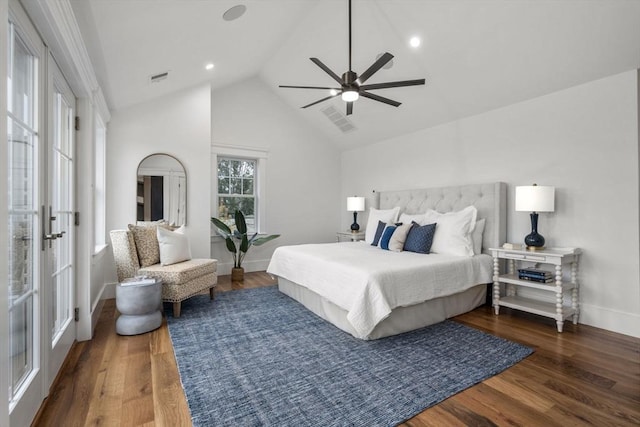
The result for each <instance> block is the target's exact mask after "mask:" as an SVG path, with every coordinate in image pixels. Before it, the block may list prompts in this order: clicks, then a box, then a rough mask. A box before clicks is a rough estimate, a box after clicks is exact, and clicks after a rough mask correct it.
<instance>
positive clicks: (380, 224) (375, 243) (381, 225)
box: [371, 221, 387, 246]
mask: <svg viewBox="0 0 640 427" xmlns="http://www.w3.org/2000/svg"><path fill="white" fill-rule="evenodd" d="M386 225H387V224H385V223H384V222H382V221H378V228H376V234H375V236H374V237H373V242H372V243H371V246H378V242H379V241H380V237H382V232H383V231H384V227H386Z"/></svg>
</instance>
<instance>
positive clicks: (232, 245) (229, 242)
mask: <svg viewBox="0 0 640 427" xmlns="http://www.w3.org/2000/svg"><path fill="white" fill-rule="evenodd" d="M224 241H225V242H226V244H227V250H228V251H229V252H232V253H233V254H234V255H235V253H236V252H237V249H236V244H235V243H233V240H232V239H231V237H227V238H226V239H224Z"/></svg>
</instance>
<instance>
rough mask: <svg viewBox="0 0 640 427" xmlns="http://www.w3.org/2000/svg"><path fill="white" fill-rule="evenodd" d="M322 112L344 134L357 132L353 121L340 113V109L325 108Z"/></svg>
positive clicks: (331, 106)
mask: <svg viewBox="0 0 640 427" xmlns="http://www.w3.org/2000/svg"><path fill="white" fill-rule="evenodd" d="M320 111H322V113H323V114H324V115H325V116H327V117H328V118H329V120H331V123H333V124H334V125H336V126H337V127H338V129H340V130H341V131H342V132H344V133H347V132H353V131H354V130H356V127H355V126H354V125H353V123H351V120H349V119H348V118H347V116H345V115H344V114H342V113H341V112H340V111H338V109H337V108H336V107H334V106H333V105H330V106H328V107H326V108H323V109H322V110H320Z"/></svg>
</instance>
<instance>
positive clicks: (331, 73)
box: [309, 58, 342, 85]
mask: <svg viewBox="0 0 640 427" xmlns="http://www.w3.org/2000/svg"><path fill="white" fill-rule="evenodd" d="M309 59H310V60H311V61H312V62H313V63H314V64H316V65H317V66H318V67H320V68H322V69H323V70H324V72H325V73H327V74H329V75H330V76H331V78H332V79H333V80H335V81H337V82H338V83H340V85H342V80H341V79H340V77H338V75H337V74H336V73H334V72H333V71H331V70H330V69H329V67H327V66H326V65H324V64H323V63H322V61H320V60H319V59H318V58H309Z"/></svg>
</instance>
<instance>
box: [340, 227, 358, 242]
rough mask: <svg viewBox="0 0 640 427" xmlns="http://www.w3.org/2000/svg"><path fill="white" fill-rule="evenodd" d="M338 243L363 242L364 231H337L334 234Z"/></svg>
mask: <svg viewBox="0 0 640 427" xmlns="http://www.w3.org/2000/svg"><path fill="white" fill-rule="evenodd" d="M336 235H337V236H336V240H337V241H338V242H358V241H360V240H364V231H362V230H360V231H338V232H337V233H336Z"/></svg>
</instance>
